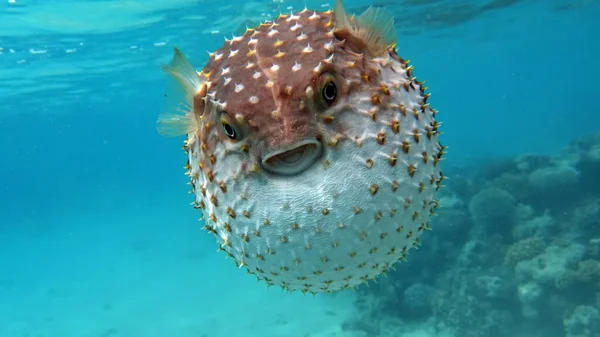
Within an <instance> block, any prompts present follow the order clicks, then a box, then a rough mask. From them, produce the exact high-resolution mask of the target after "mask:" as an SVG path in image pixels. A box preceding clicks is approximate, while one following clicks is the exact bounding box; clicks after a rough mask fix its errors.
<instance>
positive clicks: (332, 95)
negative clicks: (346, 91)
mask: <svg viewBox="0 0 600 337" xmlns="http://www.w3.org/2000/svg"><path fill="white" fill-rule="evenodd" d="M321 93H322V94H323V99H325V101H326V102H327V103H329V104H333V102H335V99H336V98H337V86H336V85H335V83H333V81H329V82H327V84H325V86H324V87H323V90H321Z"/></svg>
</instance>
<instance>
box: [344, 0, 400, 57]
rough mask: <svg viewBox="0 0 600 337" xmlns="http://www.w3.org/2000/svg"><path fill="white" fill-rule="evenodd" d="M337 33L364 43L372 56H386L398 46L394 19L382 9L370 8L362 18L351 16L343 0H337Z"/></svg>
mask: <svg viewBox="0 0 600 337" xmlns="http://www.w3.org/2000/svg"><path fill="white" fill-rule="evenodd" d="M334 13H335V31H336V33H337V32H340V33H341V35H342V36H344V35H348V34H349V35H351V36H352V37H353V38H355V39H358V40H360V41H361V42H362V44H363V46H364V48H366V52H368V53H369V55H370V56H373V57H377V56H382V55H384V54H385V53H386V52H387V51H388V50H389V49H390V48H392V47H394V46H395V45H396V28H395V27H394V17H393V16H392V15H391V14H389V13H387V12H385V11H384V10H383V9H381V8H373V7H369V8H368V9H367V10H366V11H364V13H362V14H361V15H360V16H358V17H355V16H350V15H348V13H347V12H346V9H345V8H344V3H343V1H342V0H335V9H334Z"/></svg>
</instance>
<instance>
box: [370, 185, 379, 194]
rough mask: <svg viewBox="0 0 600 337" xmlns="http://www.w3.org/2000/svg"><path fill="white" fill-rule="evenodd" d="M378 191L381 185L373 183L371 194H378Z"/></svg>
mask: <svg viewBox="0 0 600 337" xmlns="http://www.w3.org/2000/svg"><path fill="white" fill-rule="evenodd" d="M377 191H379V185H377V184H373V185H371V187H369V192H371V195H375V194H377Z"/></svg>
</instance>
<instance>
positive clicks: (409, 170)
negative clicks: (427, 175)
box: [408, 164, 417, 177]
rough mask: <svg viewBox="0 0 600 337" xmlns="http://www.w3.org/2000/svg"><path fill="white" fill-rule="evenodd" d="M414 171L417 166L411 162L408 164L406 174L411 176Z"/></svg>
mask: <svg viewBox="0 0 600 337" xmlns="http://www.w3.org/2000/svg"><path fill="white" fill-rule="evenodd" d="M415 172H417V167H416V166H415V165H413V164H410V165H408V174H409V175H410V176H411V177H414V175H415Z"/></svg>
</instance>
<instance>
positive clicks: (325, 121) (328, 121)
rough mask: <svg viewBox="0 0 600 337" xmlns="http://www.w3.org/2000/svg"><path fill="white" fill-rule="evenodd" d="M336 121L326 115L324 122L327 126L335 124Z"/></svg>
mask: <svg viewBox="0 0 600 337" xmlns="http://www.w3.org/2000/svg"><path fill="white" fill-rule="evenodd" d="M334 119H335V118H334V117H333V116H330V115H324V116H323V122H324V123H325V124H331V122H333V121H334Z"/></svg>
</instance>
